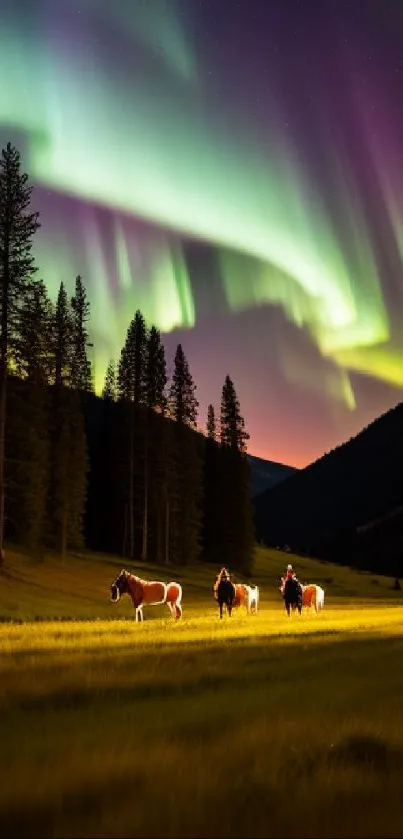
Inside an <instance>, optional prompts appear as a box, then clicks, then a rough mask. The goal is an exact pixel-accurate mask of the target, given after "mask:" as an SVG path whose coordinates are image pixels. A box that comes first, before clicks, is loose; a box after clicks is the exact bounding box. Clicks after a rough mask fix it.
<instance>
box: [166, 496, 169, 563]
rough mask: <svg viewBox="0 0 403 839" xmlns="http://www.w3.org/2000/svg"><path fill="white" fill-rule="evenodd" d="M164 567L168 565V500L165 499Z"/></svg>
mask: <svg viewBox="0 0 403 839" xmlns="http://www.w3.org/2000/svg"><path fill="white" fill-rule="evenodd" d="M165 565H169V498H168V493H167V494H166V497H165Z"/></svg>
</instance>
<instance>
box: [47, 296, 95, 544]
mask: <svg viewBox="0 0 403 839" xmlns="http://www.w3.org/2000/svg"><path fill="white" fill-rule="evenodd" d="M76 290H77V284H76ZM78 291H79V295H78V299H79V301H80V303H77V302H76V307H75V308H74V306H73V303H71V304H70V303H69V300H68V297H67V293H66V290H65V287H64V285H63V283H61V285H60V288H59V293H58V297H57V301H56V309H55V315H54V322H53V330H52V349H53V371H54V373H53V380H54V388H53V393H52V424H51V435H50V439H51V490H50V497H49V517H50V519H51V521H52V524H53V534H54V542H55V544H56V547H57V548H58V550H59V551H60V553H61V556H62V557H63V558H64V556H65V554H66V551H67V549H68V547H70V546H71V547H81V546H82V544H83V538H84V537H83V526H84V512H85V501H86V492H87V473H88V453H87V446H86V434H85V422H84V413H83V410H84V409H83V402H82V394H83V387H84V388H85V387H86V384H85V373H86V370H88V368H87V367H86V364H85V359H84V361H83V353H82V349H83V348H84V350H85V348H86V346H87V344H86V341H87V337H86V322H87V319H88V308H87V307H86V301H85V292H84V294H83V293H82V291H83V289H82V284H81V280H80V282H79V283H78ZM73 299H74V298H73ZM80 342H81V343H80ZM79 346H81V350H80V353H81V355H80V359H81V365H79V364H78V363H76V360H75V352H76V351H78V350H79ZM84 354H85V353H84Z"/></svg>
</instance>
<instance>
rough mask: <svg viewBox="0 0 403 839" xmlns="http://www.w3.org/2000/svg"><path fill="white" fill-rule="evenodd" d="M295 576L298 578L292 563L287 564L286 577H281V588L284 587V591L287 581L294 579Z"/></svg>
mask: <svg viewBox="0 0 403 839" xmlns="http://www.w3.org/2000/svg"><path fill="white" fill-rule="evenodd" d="M294 577H295V578H296V573H295V571H294V569H293V567H292V565H290V564H288V565H287V570H286V572H285V574H284V577H282V578H281V588H282V590H283V591H284V587H285V584H286V582H287V581H288V580H292V579H293V578H294Z"/></svg>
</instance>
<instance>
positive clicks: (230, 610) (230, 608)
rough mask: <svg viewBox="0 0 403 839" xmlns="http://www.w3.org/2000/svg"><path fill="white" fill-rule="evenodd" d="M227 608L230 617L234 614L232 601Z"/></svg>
mask: <svg viewBox="0 0 403 839" xmlns="http://www.w3.org/2000/svg"><path fill="white" fill-rule="evenodd" d="M227 609H228V617H229V618H230V617H231V615H232V603H228V605H227Z"/></svg>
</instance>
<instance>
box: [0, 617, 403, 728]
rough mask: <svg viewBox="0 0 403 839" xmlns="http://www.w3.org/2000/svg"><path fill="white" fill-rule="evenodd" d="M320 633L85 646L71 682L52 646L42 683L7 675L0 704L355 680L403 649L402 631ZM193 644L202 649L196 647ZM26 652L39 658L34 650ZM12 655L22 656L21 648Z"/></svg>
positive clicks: (128, 699) (160, 697)
mask: <svg viewBox="0 0 403 839" xmlns="http://www.w3.org/2000/svg"><path fill="white" fill-rule="evenodd" d="M325 637H326V633H324V634H322V636H321V639H319V638H318V634H317V633H316V634H315V635H314V636H310V637H309V641H308V642H307V638H306V636H305V637H301V636H298V637H295V636H292V637H290V636H287V637H286V641H287V643H286V645H278V644H276V643H275V642H274V643H269V644H267V643H262V644H256V643H253V644H252V643H251V642H250V639H244V638H241V639H239V638H235V639H231V644H230V645H229V644H228V643H225V644H224V645H223V644H222V643H219V642H218V641H216V642H214V644H209V645H203V646H202V647H200V643H199V644H197V643H196V642H195V643H194V644H192V643H190V644H181V645H178V646H176V647H174V646H172V645H169V646H163V645H161V646H159V645H156V646H152V647H146V648H137V649H135V650H133V647H132V646H130V645H127V646H126V645H124V646H123V647H121V646H119V647H117V649H116V657H115V658H114V659H113V660H112V659H111V655H110V652H109V654H108V655H107V656H105V655H104V654H102V653H101V654H100V653H99V651H98V650H97V652H96V654H94V655H93V656H92V655H91V652H90V651H87V654H86V656H83V655H82V653H81V652H80V655H79V656H78V657H77V661H76V662H75V661H74V658H73V659H70V660H69V677H70V675H71V679H72V681H71V682H70V683H69V682H68V681H67V682H66V681H65V680H64V678H63V677H64V671H65V663H64V661H63V658H62V656H61V655H60V653H56V656H57V659H56V663H55V661H54V651H53V650H51V651H50V653H48V656H49V658H52V671H50V670H49V669H48V668H46V667H44V668H41V667H38V666H36V668H35V670H34V671H33V672H35V677H36V678H35V682H34V688H35V687H36V685H37V684H38V685H40V681H41V678H43V677H44V676H45V678H46V687H45V688H44V689H43V691H39V692H35V690H34V691H31V692H30V683H28V688H26V687H25V686H24V678H23V674H21V677H18V681H17V682H16V683H15V684H16V685H17V686H16V687H14V686H13V685H12V684H10V683H7V680H6V685H7V690H6V691H5V694H4V695H3V696H2V695H1V693H0V708H3V709H4V710H7V708H10V709H13V710H14V711H17V710H18V709H19V710H22V711H24V712H25V711H32V712H42V711H44V712H46V711H51V710H53V711H61V710H77V711H79V710H85V709H88V708H91V707H92V706H97V707H99V706H102V705H111V704H112V705H113V704H115V703H116V705H117V706H118V705H119V706H121V705H122V703H129V704H132V703H133V702H138V703H143V702H149V701H150V700H153V701H154V702H158V701H161V702H164V701H166V700H175V699H185V700H186V699H191V698H192V697H199V696H200V695H205V696H206V700H208V698H209V695H212V694H214V693H218V692H220V691H226V692H228V693H233V694H234V695H236V693H237V692H241V693H247V692H253V691H255V690H267V689H269V688H270V686H273V685H275V686H276V687H278V686H280V685H281V684H289V685H290V686H291V687H293V686H298V685H299V684H301V682H302V683H304V684H306V685H309V684H310V683H311V682H312V683H314V682H315V680H316V682H318V681H319V682H320V683H321V684H326V683H327V681H328V679H329V676H331V674H332V670H334V671H335V673H337V678H338V679H343V678H344V677H348V678H349V679H350V680H353V681H354V682H357V680H358V682H359V680H360V678H361V676H360V673H361V672H362V670H361V668H362V667H363V665H364V666H365V667H366V668H368V666H369V668H370V671H369V672H370V673H371V671H372V667H373V661H377V662H378V669H379V671H381V669H382V668H386V669H387V670H388V671H389V672H392V673H393V671H394V670H396V661H400V660H401V658H402V655H403V638H401V637H399V636H396V637H388V638H387V639H385V638H379V637H376V638H370V639H368V638H360V639H357V638H355V639H354V640H352V639H351V638H346V637H340V636H337V635H334V634H331V638H330V639H327V641H326V643H324V642H323V639H324V638H325ZM262 640H263V641H264V639H262ZM271 640H272V641H273V638H272V637H271ZM320 640H321V643H319V641H320ZM329 640H330V641H331V643H330V644H329ZM197 646H198V647H199V649H198V651H197V652H195V648H196V647H197ZM41 652H42V654H41V657H40V658H41V660H44V661H45V662H46V660H45V654H46V652H47V651H45V650H42V651H41ZM30 654H31V655H33V657H34V660H35V663H36V662H37V659H38V654H37V651H35V652H34V653H32V652H31V653H30ZM16 657H17V659H20V654H17V656H16ZM89 661H91V663H92V682H90V683H89V684H88V683H87V684H86V663H87V662H89ZM97 673H99V674H101V679H98V680H97ZM105 674H106V679H105ZM53 675H54V681H55V682H57V680H58V679H59V684H55V685H54V686H49V676H53ZM108 676H109V679H110V681H109V682H108V681H107V678H108ZM378 678H379V680H380V685H381V688H382V687H383V685H384V684H385V678H384V679H383V680H382V679H381V675H380V672H379V674H378ZM119 680H121V681H119ZM370 681H371V680H370ZM375 681H376V680H375ZM60 682H61V683H60ZM372 682H374V679H372ZM372 682H371V683H372Z"/></svg>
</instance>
